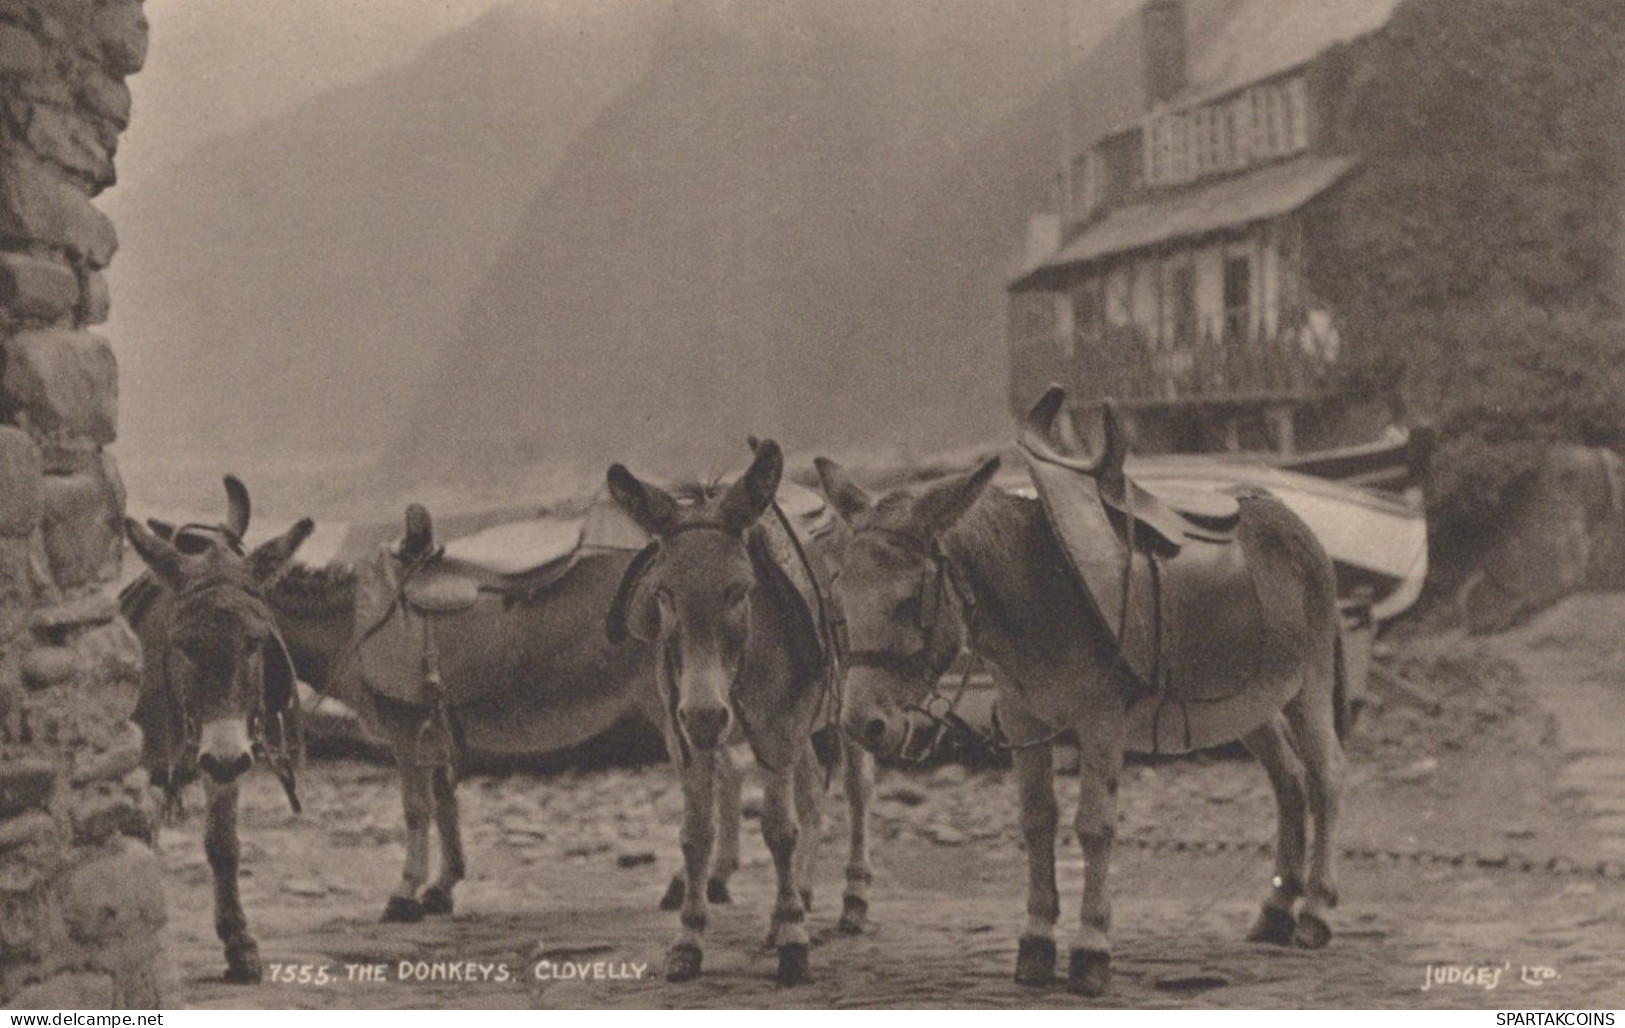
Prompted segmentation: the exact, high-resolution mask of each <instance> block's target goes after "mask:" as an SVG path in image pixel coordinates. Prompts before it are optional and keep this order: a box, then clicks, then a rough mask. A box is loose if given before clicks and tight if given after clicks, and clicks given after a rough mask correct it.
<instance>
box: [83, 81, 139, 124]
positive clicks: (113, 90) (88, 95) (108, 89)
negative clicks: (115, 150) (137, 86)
mask: <svg viewBox="0 0 1625 1028" xmlns="http://www.w3.org/2000/svg"><path fill="white" fill-rule="evenodd" d="M79 98H80V99H81V100H83V101H84V103H85V106H86V107H88V108H89V109H90V110H92V111H94V112H96V113H97V114H99V115H101V116H102V117H103V118H106V119H107V120H108V121H110V122H112V123H113V124H114V125H115V126H117V127H118V128H119V129H127V128H129V127H130V87H129V86H126V85H125V84H124V83H123V82H122V81H121V80H119V79H116V78H113V77H112V76H109V75H104V74H102V73H101V72H100V71H95V70H92V71H89V72H87V73H86V74H85V79H84V81H83V82H82V83H80V86H79Z"/></svg>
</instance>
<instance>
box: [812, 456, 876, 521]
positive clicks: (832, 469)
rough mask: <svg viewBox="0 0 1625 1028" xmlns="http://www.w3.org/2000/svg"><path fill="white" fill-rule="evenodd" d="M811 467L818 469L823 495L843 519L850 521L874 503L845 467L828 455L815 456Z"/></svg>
mask: <svg viewBox="0 0 1625 1028" xmlns="http://www.w3.org/2000/svg"><path fill="white" fill-rule="evenodd" d="M813 467H815V468H817V469H818V481H819V484H821V485H822V486H823V487H824V495H825V496H826V497H828V498H829V502H830V503H831V504H832V505H833V506H834V507H835V513H837V514H839V515H840V516H841V519H842V520H843V521H851V520H852V519H853V518H855V517H857V516H858V515H859V514H862V513H863V512H864V511H866V510H869V509H870V508H871V507H873V506H874V505H875V501H874V500H873V499H872V498H870V496H869V494H868V493H866V492H864V491H863V490H862V489H860V488H859V487H858V484H857V483H856V482H854V481H852V476H850V475H848V474H847V473H846V469H845V468H843V467H841V466H840V465H839V464H837V463H835V462H834V461H832V460H830V459H829V458H828V457H815V458H814V459H813Z"/></svg>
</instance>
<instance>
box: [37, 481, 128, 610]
mask: <svg viewBox="0 0 1625 1028" xmlns="http://www.w3.org/2000/svg"><path fill="white" fill-rule="evenodd" d="M40 497H41V499H42V501H43V506H44V510H43V513H42V518H41V527H42V529H43V534H44V538H45V554H46V557H47V559H48V560H49V561H50V568H51V578H52V580H53V581H55V582H56V584H57V586H58V587H59V588H62V589H73V588H75V587H78V586H82V585H92V584H95V583H98V582H103V581H106V580H107V579H108V577H109V570H108V568H109V565H110V564H111V565H114V566H115V568H116V565H117V562H118V560H119V557H120V555H121V554H122V552H123V538H122V536H121V534H120V528H121V522H120V518H121V517H122V514H123V507H122V505H121V504H120V502H119V496H118V493H117V491H116V487H115V486H114V485H113V484H111V483H109V482H108V481H107V479H106V476H105V475H102V474H98V473H89V472H86V473H81V474H77V475H46V476H44V477H43V478H41V479H40ZM113 574H116V570H115V571H114V572H113Z"/></svg>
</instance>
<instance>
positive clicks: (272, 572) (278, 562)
mask: <svg viewBox="0 0 1625 1028" xmlns="http://www.w3.org/2000/svg"><path fill="white" fill-rule="evenodd" d="M315 530H316V522H314V521H312V520H310V519H309V518H300V519H299V520H298V521H297V522H295V523H294V526H293V527H292V528H290V529H288V530H287V531H286V532H283V533H282V534H281V535H279V536H277V537H276V538H275V539H268V540H266V541H265V542H263V543H260V544H259V545H258V546H256V547H254V552H253V553H250V554H249V555H248V568H249V572H250V573H251V574H252V575H253V576H254V581H256V582H258V583H260V584H261V585H268V584H270V582H272V581H273V580H274V579H275V578H276V577H277V576H278V575H280V574H281V573H282V572H284V571H286V570H287V568H288V564H289V563H290V562H292V560H293V555H294V553H296V552H297V551H298V550H299V546H300V544H302V543H303V542H304V541H305V540H306V539H309V538H310V533H311V532H313V531H315Z"/></svg>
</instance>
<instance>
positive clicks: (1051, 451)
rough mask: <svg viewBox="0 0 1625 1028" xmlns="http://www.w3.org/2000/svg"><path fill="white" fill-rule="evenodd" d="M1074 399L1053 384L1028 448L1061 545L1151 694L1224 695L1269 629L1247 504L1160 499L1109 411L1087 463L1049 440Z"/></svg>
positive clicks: (1197, 496)
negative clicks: (1130, 465)
mask: <svg viewBox="0 0 1625 1028" xmlns="http://www.w3.org/2000/svg"><path fill="white" fill-rule="evenodd" d="M1065 399H1066V395H1065V392H1064V391H1063V390H1062V389H1061V388H1060V387H1059V386H1051V387H1050V389H1049V390H1048V391H1047V392H1046V393H1045V394H1044V396H1043V397H1042V398H1041V399H1040V400H1039V402H1038V403H1037V404H1036V405H1035V406H1034V407H1033V409H1032V412H1031V413H1030V414H1029V415H1028V417H1027V419H1026V422H1025V423H1024V425H1023V427H1022V432H1021V437H1020V448H1021V451H1022V455H1023V457H1024V458H1025V459H1026V461H1027V465H1028V468H1029V470H1030V472H1031V474H1032V478H1033V482H1034V485H1035V486H1036V488H1037V492H1038V497H1039V500H1040V501H1041V502H1042V504H1043V506H1044V510H1045V513H1046V515H1047V517H1048V520H1049V522H1050V525H1051V527H1052V528H1053V529H1054V531H1055V536H1056V539H1057V541H1058V542H1059V543H1060V546H1061V549H1062V550H1063V551H1064V552H1065V553H1066V556H1067V558H1068V560H1069V561H1070V563H1071V564H1072V566H1073V569H1074V570H1075V571H1076V573H1077V576H1078V580H1079V583H1080V584H1081V585H1082V587H1083V592H1084V594H1085V595H1086V597H1087V598H1088V600H1089V603H1090V605H1091V606H1092V607H1093V608H1094V612H1095V614H1096V615H1098V617H1099V619H1100V623H1102V624H1104V625H1105V626H1106V627H1107V629H1108V631H1109V632H1110V633H1111V636H1112V638H1111V643H1112V645H1113V646H1114V647H1115V649H1116V652H1117V655H1118V659H1120V660H1121V661H1122V662H1123V663H1124V664H1125V665H1126V666H1127V668H1128V669H1129V670H1130V671H1131V672H1132V673H1133V676H1134V678H1135V679H1136V684H1137V686H1138V687H1139V689H1140V691H1141V694H1142V695H1150V696H1154V697H1157V698H1158V699H1159V700H1169V701H1174V702H1203V701H1216V700H1221V699H1227V698H1229V697H1232V696H1235V695H1237V694H1239V693H1240V692H1242V691H1243V690H1245V689H1246V688H1247V686H1248V685H1249V684H1251V682H1252V680H1253V678H1254V677H1255V672H1256V671H1257V669H1258V668H1257V660H1258V657H1257V654H1258V651H1259V649H1260V643H1261V640H1262V638H1263V632H1264V631H1265V626H1266V624H1267V623H1268V622H1267V618H1266V611H1265V610H1264V609H1263V606H1262V604H1261V602H1260V599H1259V591H1258V589H1257V587H1256V586H1255V584H1254V580H1253V568H1252V566H1251V565H1250V562H1249V560H1248V554H1247V547H1246V546H1245V545H1244V544H1243V542H1242V541H1241V538H1242V536H1241V533H1242V531H1243V530H1242V528H1241V510H1242V506H1241V505H1242V502H1243V501H1244V500H1245V499H1246V498H1245V497H1242V498H1240V499H1238V497H1237V496H1235V495H1229V494H1225V493H1219V492H1214V493H1206V494H1204V493H1201V492H1199V491H1196V490H1191V491H1190V492H1189V493H1185V492H1181V493H1180V494H1178V495H1177V496H1158V495H1155V494H1152V493H1150V492H1149V491H1147V490H1145V489H1143V488H1141V487H1140V486H1139V485H1138V484H1136V483H1135V482H1134V481H1133V480H1132V479H1130V478H1128V477H1127V475H1125V474H1124V472H1123V461H1124V458H1125V457H1126V455H1127V442H1126V435H1125V433H1124V431H1123V428H1122V425H1121V423H1120V422H1119V420H1118V417H1117V414H1116V410H1115V409H1114V408H1113V407H1112V406H1111V405H1109V404H1108V405H1107V407H1106V409H1105V434H1104V438H1105V445H1104V447H1103V448H1102V452H1101V453H1100V455H1099V456H1098V457H1097V458H1096V459H1094V460H1092V461H1086V460H1082V459H1079V458H1076V457H1072V456H1068V455H1065V454H1062V453H1059V452H1058V451H1057V450H1056V449H1055V447H1054V446H1053V445H1052V444H1051V442H1050V435H1051V431H1052V428H1053V423H1054V419H1055V417H1056V415H1057V414H1058V413H1059V412H1060V410H1061V407H1062V405H1063V403H1064V402H1065Z"/></svg>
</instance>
